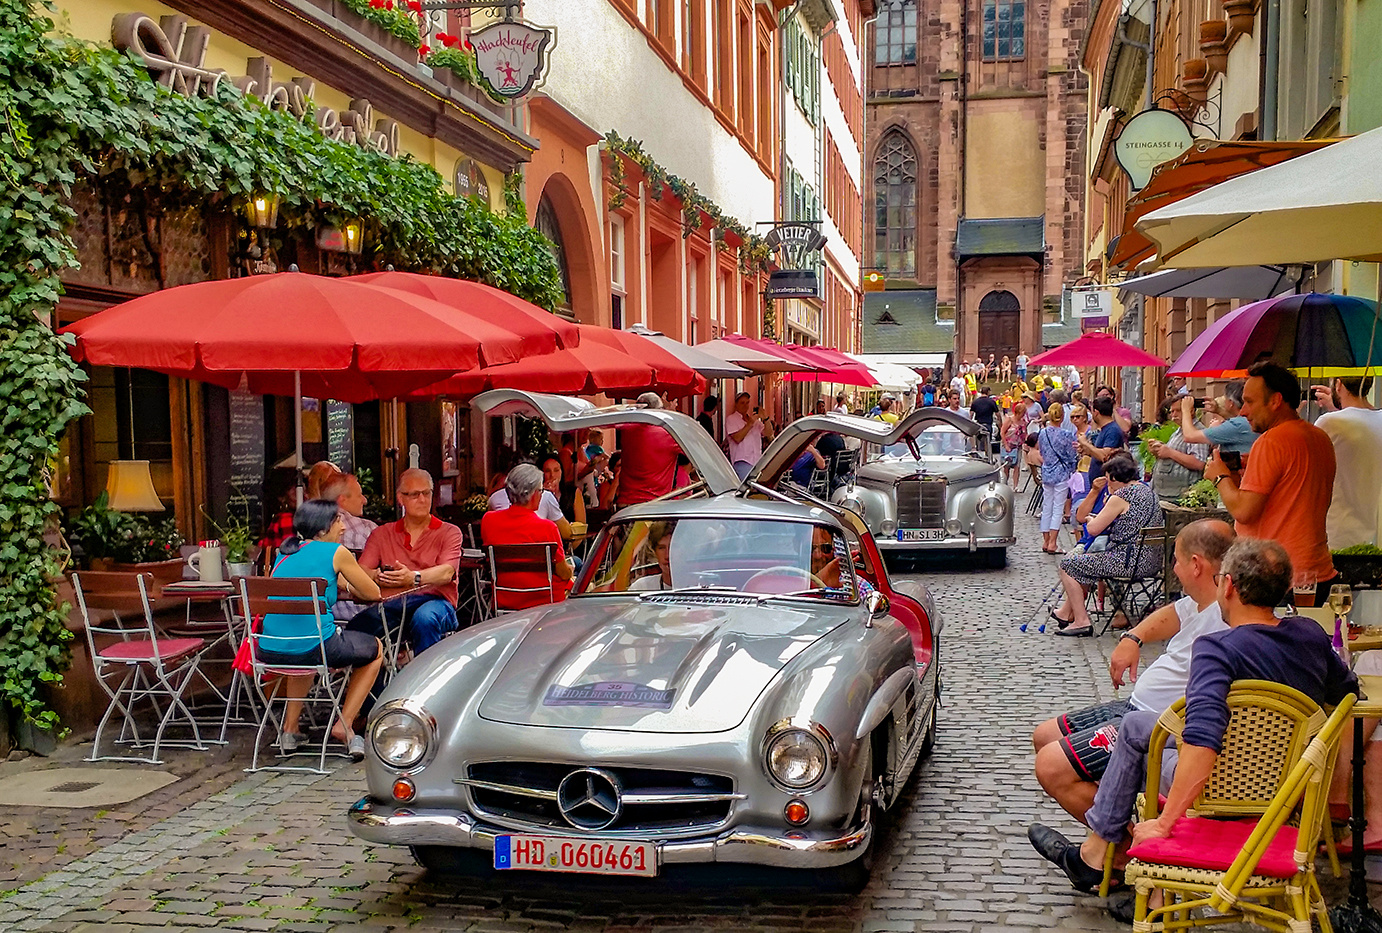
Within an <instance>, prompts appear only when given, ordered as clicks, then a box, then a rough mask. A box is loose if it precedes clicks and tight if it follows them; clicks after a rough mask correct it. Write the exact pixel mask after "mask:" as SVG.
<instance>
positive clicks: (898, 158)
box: [865, 0, 1089, 360]
mask: <svg viewBox="0 0 1382 933" xmlns="http://www.w3.org/2000/svg"><path fill="white" fill-rule="evenodd" d="M1088 17H1089V3H1088V0H1041V2H1037V3H1029V2H1027V0H884V2H880V3H879V4H878V16H877V18H876V19H875V20H874V23H873V27H872V29H871V30H870V36H869V40H870V42H869V48H868V52H867V54H868V63H869V66H870V67H869V68H868V71H869V78H870V81H869V89H868V106H867V111H868V113H867V129H866V133H865V139H866V160H865V170H866V177H867V179H868V182H869V185H870V188H871V191H870V192H869V193H868V194H866V196H865V204H866V210H865V214H866V220H865V226H866V229H865V249H866V257H865V265H866V266H867V267H869V268H870V269H872V270H876V271H879V272H882V273H883V275H884V278H885V280H886V283H887V288H888V289H889V290H900V291H922V292H927V291H929V292H932V293H933V295H934V306H935V309H936V311H935V322H934V327H936V328H938V329H952V330H953V334H954V337H953V344H954V352H955V354H956V358H957V360H959V359H967V360H972V359H974V358H975V357H977V356H979V355H983V357H984V358H985V359H986V358H987V357H988V355H989V354H990V353H992V354H995V355H996V356H997V357H998V358H1000V359H1001V358H1002V356H1004V355H1005V354H1006V355H1009V356H1016V354H1017V353H1018V352H1022V351H1025V352H1026V353H1028V354H1029V355H1031V354H1034V353H1037V352H1040V350H1041V349H1042V348H1043V347H1044V346H1052V345H1055V344H1057V343H1061V342H1063V341H1064V340H1065V339H1068V338H1069V337H1070V336H1073V335H1072V334H1071V333H1070V331H1069V329H1068V327H1067V326H1065V312H1064V302H1063V301H1062V292H1063V289H1064V288H1065V287H1067V286H1069V285H1072V284H1074V283H1075V282H1076V281H1077V280H1078V279H1079V277H1080V276H1081V274H1082V265H1083V260H1084V250H1083V246H1084V244H1083V242H1082V230H1083V224H1084V220H1083V212H1084V200H1085V191H1084V184H1083V169H1084V164H1085V139H1086V131H1085V121H1086V110H1085V100H1086V92H1087V79H1086V78H1085V76H1084V75H1083V74H1082V73H1081V71H1080V69H1079V58H1080V40H1081V37H1082V36H1083V34H1084V30H1085V27H1086V25H1087V22H1088ZM926 303H929V302H926ZM872 304H873V302H870V305H872ZM865 318H866V320H865V324H866V325H867V324H868V323H869V321H868V320H867V318H868V312H867V311H866V314H865ZM865 332H866V333H867V328H866V330H865ZM866 349H867V348H866Z"/></svg>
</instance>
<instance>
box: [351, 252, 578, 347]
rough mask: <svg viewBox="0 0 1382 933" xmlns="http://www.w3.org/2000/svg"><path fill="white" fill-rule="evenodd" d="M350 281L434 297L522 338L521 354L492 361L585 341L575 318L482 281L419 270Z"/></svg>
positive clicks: (364, 277) (357, 277)
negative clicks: (557, 313) (417, 271)
mask: <svg viewBox="0 0 1382 933" xmlns="http://www.w3.org/2000/svg"><path fill="white" fill-rule="evenodd" d="M349 281H353V282H363V283H365V284H367V285H376V286H379V287H381V288H391V289H397V290H398V291H401V292H408V293H409V294H412V295H417V296H419V297H422V298H430V299H432V300H433V301H438V302H441V303H442V304H444V305H446V306H447V307H449V308H454V309H455V310H457V311H459V312H462V313H464V314H465V315H466V318H467V320H475V321H477V322H479V323H481V324H483V325H485V326H489V327H502V328H503V329H504V330H507V331H510V332H512V333H513V334H515V335H517V336H518V337H519V338H520V339H521V341H522V344H521V350H520V354H519V356H517V357H515V358H514V359H513V360H506V361H505V360H492V361H490V362H491V363H499V362H514V361H516V360H519V359H523V358H525V357H528V356H535V355H538V354H541V353H552V352H554V351H556V350H561V349H568V348H570V347H574V346H575V345H576V344H578V343H580V340H581V332H580V325H578V324H577V323H576V322H575V321H568V320H566V319H565V318H563V317H558V316H557V315H555V314H553V313H552V312H550V311H546V310H544V309H542V308H539V307H538V306H537V305H535V304H532V303H531V302H528V301H524V300H523V299H522V298H519V297H518V296H517V295H510V294H509V293H508V292H506V291H502V290H500V289H497V288H494V287H492V286H489V285H484V284H482V283H480V282H470V281H467V280H465V279H451V278H446V277H445V276H440V275H419V274H418V273H416V272H370V273H367V274H365V275H356V276H352V277H351V278H350V279H349Z"/></svg>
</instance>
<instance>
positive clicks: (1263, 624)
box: [1032, 537, 1358, 909]
mask: <svg viewBox="0 0 1382 933" xmlns="http://www.w3.org/2000/svg"><path fill="white" fill-rule="evenodd" d="M1291 574H1292V569H1291V559H1290V557H1289V556H1287V553H1286V549H1285V548H1283V547H1282V546H1281V545H1280V544H1278V543H1277V542H1275V541H1264V540H1261V539H1254V538H1242V537H1240V538H1239V539H1238V541H1237V542H1236V543H1235V544H1234V545H1233V546H1232V547H1231V548H1229V549H1228V552H1227V553H1226V554H1225V555H1224V560H1223V563H1222V565H1221V569H1220V572H1219V573H1216V574H1215V575H1214V577H1213V579H1214V581H1215V584H1216V587H1217V589H1216V595H1217V599H1218V603H1219V608H1220V609H1221V610H1222V612H1223V615H1224V621H1226V622H1227V623H1228V626H1229V628H1228V631H1224V632H1216V633H1213V634H1209V635H1203V636H1201V637H1200V638H1198V639H1197V640H1196V641H1195V649H1194V653H1193V655H1192V657H1191V660H1190V676H1189V679H1188V681H1187V682H1186V685H1185V728H1184V730H1183V732H1182V735H1181V740H1180V742H1179V743H1178V749H1177V752H1178V754H1177V761H1176V764H1175V771H1174V777H1173V779H1172V783H1171V789H1170V791H1169V792H1168V793H1167V795H1166V804H1165V806H1164V807H1162V808H1161V815H1160V816H1158V817H1157V818H1156V819H1154V820H1146V821H1143V822H1141V823H1138V824H1137V825H1136V826H1134V827H1133V830H1132V833H1131V841H1132V842H1133V843H1141V842H1145V841H1147V840H1150V839H1158V838H1166V837H1168V836H1170V835H1171V830H1172V827H1174V826H1175V824H1176V822H1177V821H1178V820H1180V819H1181V818H1182V817H1184V816H1185V814H1186V811H1187V810H1188V809H1189V807H1190V805H1191V803H1193V802H1194V800H1195V797H1196V796H1198V795H1199V792H1200V791H1201V790H1202V789H1203V788H1204V785H1205V782H1206V781H1207V780H1208V779H1209V775H1210V772H1212V771H1213V770H1214V765H1215V763H1216V762H1217V761H1218V757H1219V752H1220V751H1221V750H1222V748H1223V744H1224V735H1225V732H1226V731H1227V729H1228V724H1229V715H1230V714H1229V708H1228V692H1229V688H1231V687H1232V686H1233V683H1234V681H1238V680H1266V681H1271V682H1272V683H1278V684H1284V685H1286V686H1288V687H1293V688H1295V689H1296V690H1299V691H1300V692H1301V693H1304V694H1305V695H1306V696H1307V697H1309V698H1310V699H1312V700H1314V701H1315V702H1316V703H1318V704H1320V705H1321V706H1324V705H1333V704H1335V703H1338V702H1339V701H1340V700H1341V699H1343V697H1344V695H1345V694H1347V693H1356V692H1357V690H1358V678H1357V677H1356V676H1355V675H1354V674H1353V672H1352V671H1350V670H1349V669H1348V667H1347V666H1346V665H1345V664H1344V663H1343V661H1341V660H1339V656H1338V655H1337V654H1335V653H1334V648H1333V646H1332V645H1331V644H1330V640H1329V636H1328V635H1326V634H1325V632H1324V629H1322V628H1321V627H1320V625H1319V623H1318V622H1316V621H1315V620H1314V619H1310V618H1307V617H1305V616H1286V617H1285V618H1278V617H1277V616H1276V615H1275V613H1274V612H1273V610H1274V609H1275V608H1276V606H1277V605H1278V604H1280V603H1281V602H1282V601H1283V600H1284V599H1285V598H1286V596H1287V594H1288V593H1289V592H1290V590H1291ZM1159 715H1160V714H1159V713H1158V712H1156V711H1154V710H1136V711H1133V712H1129V713H1128V714H1127V715H1126V716H1124V717H1123V720H1122V723H1121V725H1120V728H1119V732H1118V742H1117V744H1115V745H1114V746H1113V753H1112V754H1111V755H1110V756H1109V760H1108V765H1107V767H1106V768H1105V769H1104V776H1103V779H1102V780H1101V781H1100V782H1099V790H1098V792H1097V793H1096V794H1095V795H1094V804H1093V805H1092V806H1091V807H1090V808H1089V810H1088V811H1086V812H1085V814H1084V821H1085V823H1086V824H1087V825H1088V826H1089V830H1090V832H1089V835H1088V836H1087V837H1086V838H1085V840H1084V842H1083V843H1075V842H1071V841H1068V840H1064V839H1060V838H1058V837H1057V838H1054V839H1052V838H1049V837H1048V838H1043V839H1038V838H1033V840H1032V841H1033V843H1034V844H1035V845H1036V846H1037V850H1038V851H1039V852H1040V853H1041V854H1042V855H1043V856H1045V857H1046V858H1048V859H1050V860H1051V861H1052V862H1055V863H1056V865H1057V867H1059V868H1060V869H1061V870H1062V871H1063V872H1064V873H1065V875H1066V877H1067V878H1069V879H1070V883H1071V884H1072V885H1074V886H1075V888H1076V889H1077V890H1081V891H1092V890H1094V889H1095V888H1097V887H1098V885H1099V882H1100V881H1101V880H1102V877H1103V870H1102V868H1101V866H1102V864H1103V860H1104V853H1105V851H1106V849H1107V847H1108V844H1109V843H1117V844H1118V851H1119V853H1121V855H1122V856H1123V857H1124V858H1125V857H1126V849H1127V843H1128V835H1129V834H1128V822H1129V820H1130V819H1131V818H1132V816H1133V811H1134V809H1135V806H1136V802H1137V795H1138V794H1139V793H1141V792H1142V790H1143V788H1144V785H1145V783H1146V775H1147V751H1148V747H1149V744H1150V739H1151V733H1152V727H1153V726H1154V725H1155V724H1156V721H1157V718H1158V716H1159ZM1115 864H1116V863H1115ZM1120 909H1121V907H1120Z"/></svg>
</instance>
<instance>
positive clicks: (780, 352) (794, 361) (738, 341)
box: [717, 334, 828, 372]
mask: <svg viewBox="0 0 1382 933" xmlns="http://www.w3.org/2000/svg"><path fill="white" fill-rule="evenodd" d="M720 339H721V340H723V341H725V342H726V343H729V344H733V345H734V346H737V347H743V348H745V349H748V350H755V351H757V352H759V353H766V354H767V355H769V356H775V357H777V358H778V359H780V360H784V361H785V362H787V363H789V364H791V365H790V366H788V367H784V368H783V369H781V370H768V371H769V372H773V371H779V372H780V371H787V370H790V371H793V372H803V371H805V372H820V371H821V370H822V369H826V368H828V367H824V366H822V365H821V363H820V362H819V361H817V360H813V359H808V358H807V357H806V356H804V355H803V354H801V353H799V352H797V350H796V349H793V348H790V347H786V346H783V345H782V344H780V343H774V342H773V341H771V340H756V339H754V338H753V337H745V336H744V335H742V334H726V335H725V336H723V337H721V338H720ZM717 355H718V354H717ZM734 362H736V363H740V365H742V366H747V367H748V368H750V369H753V368H754V367H753V366H752V365H751V364H749V363H744V362H741V361H739V360H735V361H734Z"/></svg>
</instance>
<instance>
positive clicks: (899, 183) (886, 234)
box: [873, 132, 917, 276]
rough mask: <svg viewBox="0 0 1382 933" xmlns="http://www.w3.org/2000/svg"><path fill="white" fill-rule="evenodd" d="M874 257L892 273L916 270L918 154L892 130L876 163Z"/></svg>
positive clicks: (880, 149)
mask: <svg viewBox="0 0 1382 933" xmlns="http://www.w3.org/2000/svg"><path fill="white" fill-rule="evenodd" d="M873 198H874V220H873V234H874V261H875V263H876V264H877V265H878V266H881V267H882V268H883V269H884V270H885V271H886V272H887V274H888V275H890V276H892V275H905V276H912V275H915V274H916V268H917V256H916V233H917V154H916V150H915V149H913V148H912V144H911V143H909V142H908V141H907V138H906V137H905V136H903V135H902V134H901V133H897V132H894V133H889V134H888V135H887V136H886V137H884V139H883V143H882V145H881V146H880V147H879V149H878V155H877V156H876V157H875V158H874V163H873Z"/></svg>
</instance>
